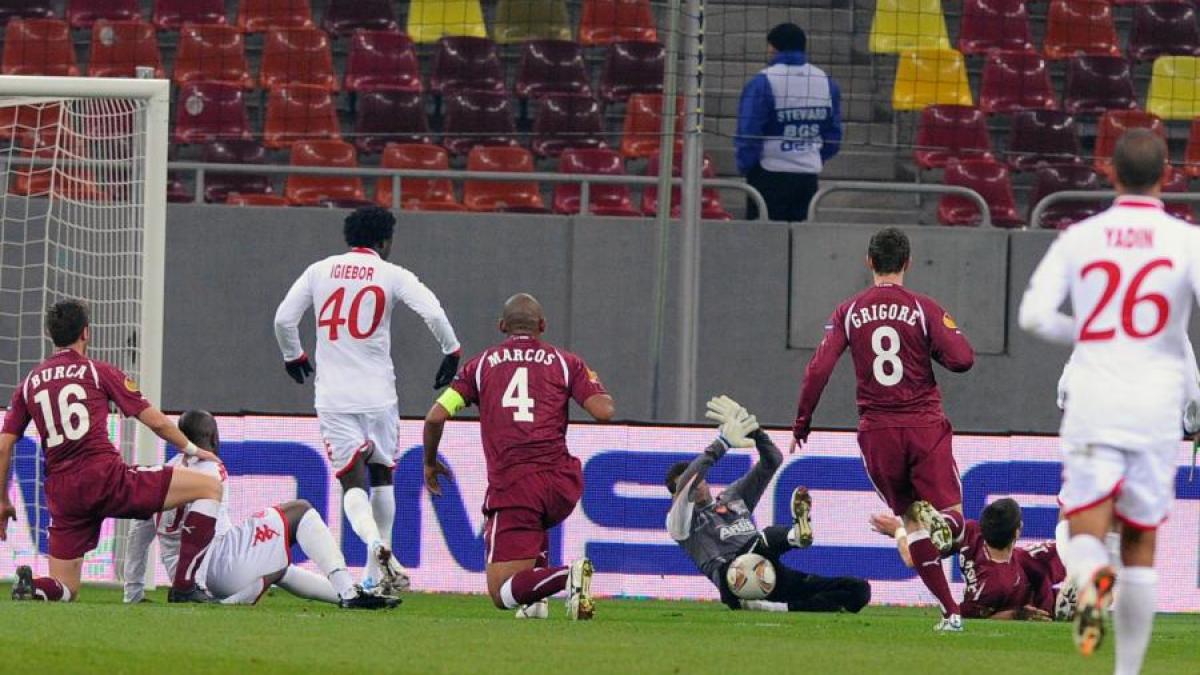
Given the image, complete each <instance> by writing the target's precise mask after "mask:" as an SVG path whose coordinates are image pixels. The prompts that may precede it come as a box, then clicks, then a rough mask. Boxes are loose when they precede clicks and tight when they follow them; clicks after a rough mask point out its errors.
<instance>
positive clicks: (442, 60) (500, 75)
mask: <svg viewBox="0 0 1200 675" xmlns="http://www.w3.org/2000/svg"><path fill="white" fill-rule="evenodd" d="M463 89H474V90H477V91H494V92H504V91H507V87H506V85H505V81H504V66H503V65H502V64H501V63H500V55H499V53H498V52H497V51H496V43H494V42H492V41H491V40H489V39H487V38H480V37H468V36H458V37H444V38H442V39H440V40H438V44H437V50H436V51H435V52H434V54H433V70H432V72H431V73H430V75H429V90H430V91H432V92H433V93H435V94H449V93H450V92H453V91H459V90H463Z"/></svg>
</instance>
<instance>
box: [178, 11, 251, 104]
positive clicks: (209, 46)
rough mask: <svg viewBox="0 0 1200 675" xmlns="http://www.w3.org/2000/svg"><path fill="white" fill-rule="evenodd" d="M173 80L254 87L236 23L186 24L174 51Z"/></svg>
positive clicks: (180, 32)
mask: <svg viewBox="0 0 1200 675" xmlns="http://www.w3.org/2000/svg"><path fill="white" fill-rule="evenodd" d="M174 80H175V84H186V83H188V82H196V81H207V82H235V83H237V84H240V85H241V86H242V87H244V88H246V89H253V88H254V77H253V76H252V75H250V66H249V65H247V63H246V44H245V41H244V38H243V37H242V34H241V32H240V31H238V29H237V28H235V27H233V26H220V25H212V26H205V25H201V24H195V23H185V24H183V28H181V29H180V30H179V44H178V46H177V47H176V51H175V75H174Z"/></svg>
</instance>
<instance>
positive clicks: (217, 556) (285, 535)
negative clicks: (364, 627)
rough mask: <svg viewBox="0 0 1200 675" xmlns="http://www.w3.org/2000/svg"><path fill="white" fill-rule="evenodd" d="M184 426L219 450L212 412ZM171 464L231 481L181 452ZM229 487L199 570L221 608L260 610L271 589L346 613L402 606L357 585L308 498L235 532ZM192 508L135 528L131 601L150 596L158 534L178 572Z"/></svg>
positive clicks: (184, 420) (189, 417)
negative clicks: (300, 556) (299, 561)
mask: <svg viewBox="0 0 1200 675" xmlns="http://www.w3.org/2000/svg"><path fill="white" fill-rule="evenodd" d="M179 429H180V431H182V432H183V433H184V435H185V436H187V437H188V440H190V441H192V442H193V443H195V444H196V446H197V447H200V448H204V449H205V450H210V451H212V452H213V453H219V451H220V445H221V440H220V434H219V433H218V432H217V421H216V420H215V419H214V418H213V416H212V415H211V414H209V413H207V412H205V411H202V410H189V411H188V412H185V413H184V414H183V415H181V416H180V417H179ZM167 466H186V467H187V468H189V469H193V470H196V471H200V472H203V473H206V474H208V475H211V476H214V477H216V478H219V479H220V480H221V482H222V483H223V484H225V480H226V475H225V467H224V466H223V465H221V464H220V463H219V462H214V461H211V460H202V459H198V458H193V457H188V456H186V455H183V454H180V455H176V456H175V457H174V458H172V459H171V461H169V462H167ZM224 490H225V496H224V497H225V498H224V499H223V500H222V502H221V508H220V510H219V512H218V514H217V524H216V528H215V534H214V535H213V540H212V544H211V545H210V550H209V553H208V555H207V556H206V557H205V558H204V561H203V562H202V563H201V569H200V570H198V571H197V572H196V579H197V582H198V583H199V584H200V585H201V586H203V587H206V588H207V589H208V591H209V592H210V593H211V594H212V596H213V597H214V598H216V599H217V600H220V601H221V603H222V604H229V605H253V604H255V603H257V602H258V599H259V598H261V597H262V595H263V593H265V592H266V590H267V589H268V588H270V587H271V585H272V584H278V585H279V586H280V587H281V588H284V589H285V590H288V591H290V592H291V593H293V594H295V595H298V596H300V597H302V598H309V599H311V600H320V601H323V602H329V603H333V604H336V605H338V606H340V607H342V608H345V609H383V608H387V607H395V606H396V605H397V604H398V601H397V599H396V598H390V597H386V596H381V595H375V594H370V593H365V592H363V590H362V589H361V588H360V587H358V586H356V585H355V584H354V582H353V580H352V579H351V578H350V574H349V572H347V570H346V560H345V559H344V558H343V557H342V552H341V551H340V550H339V549H338V545H337V542H336V541H334V539H333V535H332V534H330V533H329V528H328V527H326V526H325V522H324V521H323V520H321V516H320V514H318V513H317V512H316V510H314V509H313V507H312V505H311V504H309V503H308V502H307V501H306V500H303V499H297V500H293V501H290V502H284V503H282V504H279V505H277V506H273V507H271V508H269V509H265V510H263V511H260V512H259V513H256V514H254V515H253V516H251V517H250V518H249V519H247V520H246V521H245V522H243V523H242V524H241V525H238V526H236V527H234V526H233V525H232V523H230V521H229V512H228V510H227V509H226V506H225V505H226V504H228V503H229V494H228V492H229V486H228V485H227V484H225V487H224ZM190 508H191V506H190V505H184V506H181V507H179V508H178V509H175V510H174V511H168V512H164V513H159V514H156V515H155V516H154V517H153V518H150V519H148V520H140V521H137V523H136V524H135V525H134V526H133V530H132V532H131V533H130V544H129V555H128V557H127V558H126V560H125V602H129V603H136V602H141V601H142V600H143V599H144V598H145V585H144V579H145V577H146V565H147V563H148V562H149V559H148V558H149V556H148V554H149V552H150V544H151V543H153V541H154V538H155V537H156V536H157V537H158V544H159V554H160V559H161V560H162V564H163V567H165V568H166V570H167V574H168V575H171V576H173V575H174V574H175V566H176V564H177V563H178V561H179V546H180V540H181V538H182V532H181V528H182V526H183V521H184V518H185V516H186V515H187V513H188V509H190ZM293 544H299V545H300V549H301V550H302V551H304V553H305V555H307V556H308V557H309V558H311V559H312V560H313V562H315V563H316V564H317V567H319V568H320V570H321V571H322V572H323V573H324V574H325V576H324V577H321V576H320V575H317V574H314V573H312V572H309V571H308V570H305V569H302V568H300V567H293V566H292V564H291V562H292V553H291V550H292V549H291V547H292V545H293Z"/></svg>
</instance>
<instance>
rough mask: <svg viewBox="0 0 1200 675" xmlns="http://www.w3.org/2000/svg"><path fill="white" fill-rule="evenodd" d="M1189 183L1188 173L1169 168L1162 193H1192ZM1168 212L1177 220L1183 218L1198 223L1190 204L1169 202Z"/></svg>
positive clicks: (1167, 204) (1167, 205)
mask: <svg viewBox="0 0 1200 675" xmlns="http://www.w3.org/2000/svg"><path fill="white" fill-rule="evenodd" d="M1188 183H1189V179H1188V175H1187V174H1186V173H1184V172H1182V171H1179V170H1176V169H1171V168H1170V167H1167V177H1166V180H1164V181H1163V187H1162V191H1163V193H1165V194H1170V193H1173V192H1174V193H1179V192H1190V191H1191V190H1190V189H1189V187H1188ZM1166 211H1167V213H1169V214H1171V215H1173V216H1175V217H1176V218H1181V219H1183V220H1186V221H1188V222H1189V223H1195V222H1196V214H1195V212H1194V211H1193V210H1192V205H1191V203H1190V202H1167V203H1166Z"/></svg>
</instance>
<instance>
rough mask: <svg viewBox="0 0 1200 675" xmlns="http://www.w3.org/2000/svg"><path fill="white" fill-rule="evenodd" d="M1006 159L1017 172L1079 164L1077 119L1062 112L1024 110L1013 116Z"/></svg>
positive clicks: (1080, 152)
mask: <svg viewBox="0 0 1200 675" xmlns="http://www.w3.org/2000/svg"><path fill="white" fill-rule="evenodd" d="M1010 128H1011V131H1010V133H1009V137H1008V149H1007V153H1006V159H1007V160H1008V165H1009V167H1011V168H1012V169H1013V170H1015V171H1033V170H1034V169H1036V168H1037V167H1038V166H1039V165H1041V164H1074V163H1078V162H1080V161H1081V160H1080V158H1079V156H1080V155H1081V154H1082V152H1083V151H1082V149H1081V148H1080V145H1079V134H1078V131H1077V130H1076V127H1075V118H1074V117H1072V116H1071V115H1070V113H1066V112H1062V111H1061V110H1023V111H1021V112H1019V113H1017V114H1016V115H1013V120H1012V125H1011V127H1010Z"/></svg>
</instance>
